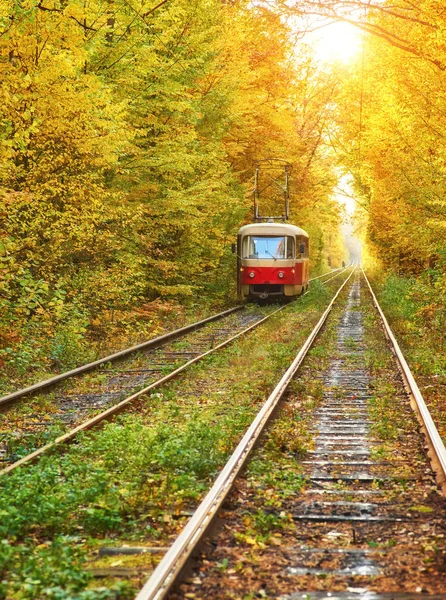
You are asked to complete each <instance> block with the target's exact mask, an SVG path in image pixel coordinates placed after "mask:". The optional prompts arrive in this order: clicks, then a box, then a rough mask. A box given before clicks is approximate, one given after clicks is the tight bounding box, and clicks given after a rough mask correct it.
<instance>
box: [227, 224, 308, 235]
mask: <svg viewBox="0 0 446 600" xmlns="http://www.w3.org/2000/svg"><path fill="white" fill-rule="evenodd" d="M238 234H239V235H303V236H305V237H309V235H308V233H307V232H306V231H305V230H304V229H301V228H300V227H296V225H290V224H289V223H250V224H249V225H243V227H241V228H240V229H239V232H238Z"/></svg>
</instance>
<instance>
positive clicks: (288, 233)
mask: <svg viewBox="0 0 446 600" xmlns="http://www.w3.org/2000/svg"><path fill="white" fill-rule="evenodd" d="M308 252H309V239H308V234H307V232H306V231H304V230H303V229H300V227H295V226H294V225H289V224H287V223H252V224H250V225H245V226H244V227H242V228H241V229H240V230H239V232H238V237H237V263H238V291H239V294H240V296H241V297H242V298H243V299H247V300H263V299H267V298H270V299H281V298H292V297H293V296H298V295H299V294H303V293H304V291H305V290H306V289H308V278H309V264H308Z"/></svg>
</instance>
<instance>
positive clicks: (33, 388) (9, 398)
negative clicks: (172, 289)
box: [0, 304, 245, 406]
mask: <svg viewBox="0 0 446 600" xmlns="http://www.w3.org/2000/svg"><path fill="white" fill-rule="evenodd" d="M244 308H245V305H244V304H240V305H238V306H235V307H234V308H230V309H228V310H225V311H223V312H221V313H218V314H216V315H212V316H211V317H207V319H203V320H201V321H197V322H196V323H191V325H186V326H185V327H181V328H180V329H175V330H174V331H170V332H169V333H165V334H163V335H160V336H158V337H156V338H152V339H151V340H148V341H147V342H142V343H141V344H137V345H136V346H131V347H130V348H126V349H125V350H121V351H119V352H115V353H114V354H110V355H109V356H105V357H104V358H100V359H98V360H95V361H93V362H91V363H87V364H85V365H82V366H80V367H77V368H76V369H72V370H71V371H66V372H65V373H61V374H60V375H56V376H54V377H51V378H50V379H45V380H44V381H39V382H38V383H35V384H33V385H30V386H29V387H26V388H23V389H21V390H17V391H16V392H11V393H10V394H7V395H6V396H2V397H1V398H0V406H1V405H2V404H8V403H9V402H13V401H14V400H18V399H19V398H22V397H23V396H27V395H28V394H32V393H33V392H37V391H39V390H42V389H44V388H46V387H49V386H51V385H55V384H56V383H59V382H61V381H64V380H65V379H69V378H70V377H73V376H75V375H80V374H81V373H85V372H87V371H91V370H92V369H94V368H95V367H99V366H100V365H103V364H104V363H107V362H113V361H115V360H117V359H119V358H123V357H124V356H128V355H129V354H133V353H134V352H138V350H146V349H147V348H158V347H159V346H162V345H164V344H165V343H167V342H170V341H172V340H175V339H177V338H179V337H181V336H182V335H184V334H185V333H189V332H191V331H195V330H196V329H201V328H202V327H203V326H204V325H206V324H207V323H211V322H212V321H218V320H220V319H223V318H224V317H226V316H228V315H230V314H232V313H234V312H237V311H240V310H242V309H244Z"/></svg>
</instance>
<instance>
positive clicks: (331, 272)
mask: <svg viewBox="0 0 446 600" xmlns="http://www.w3.org/2000/svg"><path fill="white" fill-rule="evenodd" d="M347 268H348V267H344V268H342V267H339V268H338V269H332V270H331V271H328V273H324V274H323V275H318V276H317V277H313V278H312V279H309V280H308V281H309V282H310V281H316V279H321V278H322V277H326V276H327V275H332V274H333V273H335V272H336V271H341V270H343V271H345V269H347Z"/></svg>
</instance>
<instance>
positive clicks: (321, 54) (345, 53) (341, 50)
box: [304, 22, 361, 62]
mask: <svg viewBox="0 0 446 600" xmlns="http://www.w3.org/2000/svg"><path fill="white" fill-rule="evenodd" d="M304 39H305V41H306V42H308V44H310V45H311V46H313V47H314V49H315V52H316V56H317V57H318V58H319V60H321V61H322V62H330V61H332V60H340V61H342V62H348V61H349V60H350V59H351V58H352V57H353V56H354V55H355V54H357V53H358V52H360V51H361V32H360V31H359V29H357V28H356V27H355V26H354V25H350V23H340V22H337V23H332V24H330V25H326V26H325V27H322V28H320V29H318V30H316V31H314V32H312V33H308V34H307V35H306V36H305V38H304Z"/></svg>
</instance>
